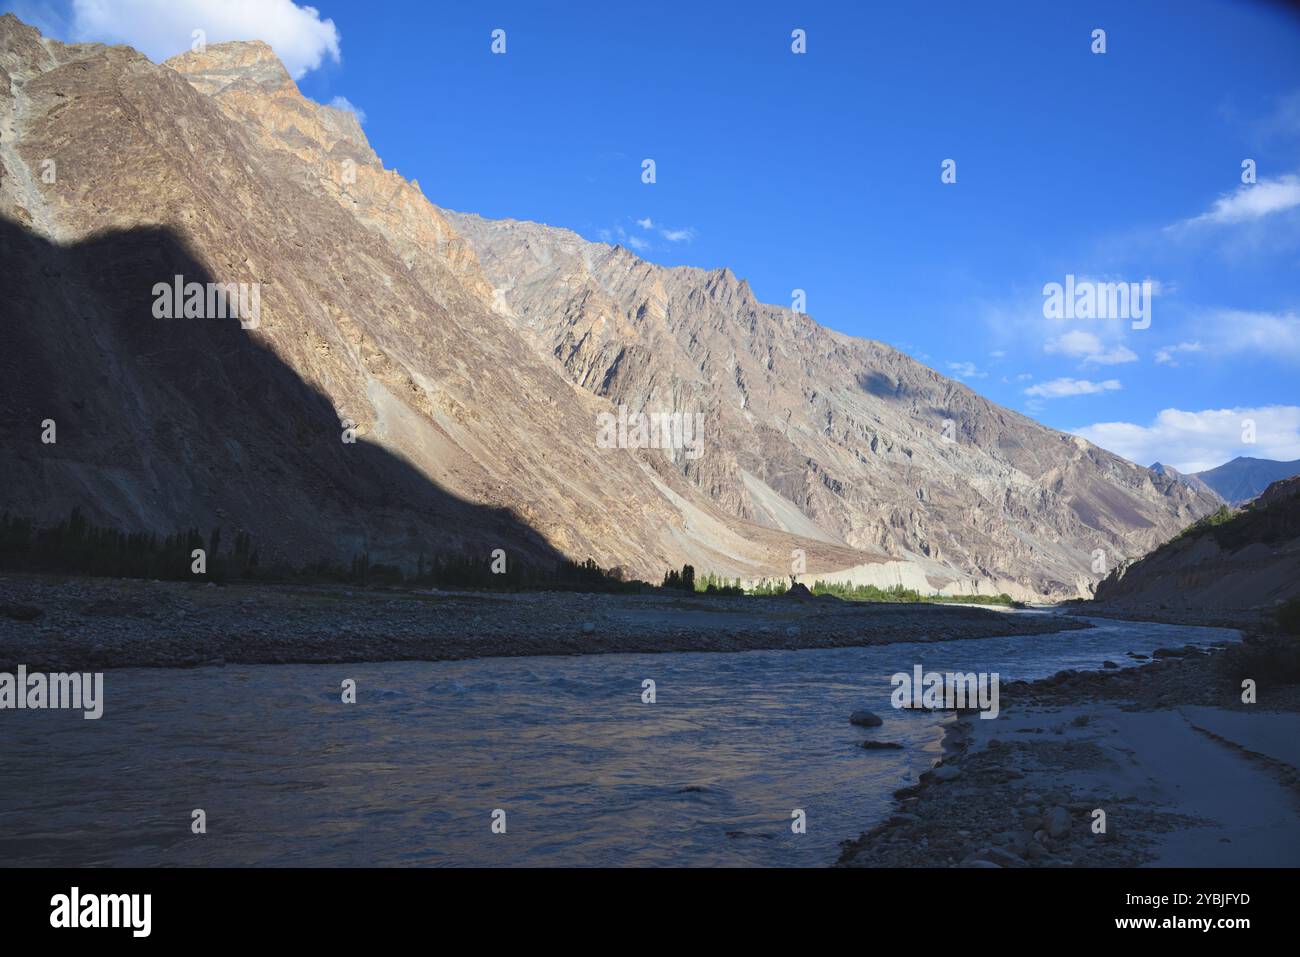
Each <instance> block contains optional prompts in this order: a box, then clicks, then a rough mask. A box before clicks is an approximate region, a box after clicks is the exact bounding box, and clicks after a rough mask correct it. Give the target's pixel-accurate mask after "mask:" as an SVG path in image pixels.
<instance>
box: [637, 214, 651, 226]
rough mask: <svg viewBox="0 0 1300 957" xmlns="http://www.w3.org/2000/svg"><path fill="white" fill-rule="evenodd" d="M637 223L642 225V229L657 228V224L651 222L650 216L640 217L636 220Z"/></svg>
mask: <svg viewBox="0 0 1300 957" xmlns="http://www.w3.org/2000/svg"><path fill="white" fill-rule="evenodd" d="M636 224H637V225H638V226H640V227H641V228H642V229H654V228H655V224H654V223H653V222H651V220H650V217H649V216H647V217H646V218H645V219H638V220H637V221H636Z"/></svg>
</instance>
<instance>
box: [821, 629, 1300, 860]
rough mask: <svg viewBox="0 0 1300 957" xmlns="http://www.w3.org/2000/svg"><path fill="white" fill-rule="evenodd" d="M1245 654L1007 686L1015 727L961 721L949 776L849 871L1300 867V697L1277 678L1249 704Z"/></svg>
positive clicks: (859, 846)
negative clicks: (1244, 694)
mask: <svg viewBox="0 0 1300 957" xmlns="http://www.w3.org/2000/svg"><path fill="white" fill-rule="evenodd" d="M1247 641H1248V645H1250V643H1253V642H1259V641H1262V639H1248V640H1247ZM1268 641H1270V642H1277V641H1285V639H1268ZM1236 654H1237V652H1235V651H1232V650H1229V651H1222V650H1220V651H1217V652H1212V653H1210V654H1205V653H1195V654H1190V655H1186V656H1180V657H1171V658H1162V659H1160V660H1158V661H1155V662H1153V663H1151V664H1149V665H1145V666H1142V667H1139V668H1130V669H1124V670H1120V671H1103V672H1095V673H1074V672H1063V673H1062V674H1059V675H1056V676H1053V677H1052V678H1048V679H1045V680H1043V681H1039V682H1034V683H1032V684H1025V683H1023V682H1017V683H1009V684H1007V685H1004V686H1003V688H1002V714H1001V715H1000V717H999V718H997V719H995V720H983V719H979V718H978V717H975V716H968V717H961V718H958V719H954V721H953V722H952V724H951V725H950V726H949V728H948V731H947V734H946V736H945V740H944V754H945V756H944V758H943V759H942V760H941V762H940V763H939V765H938V766H936V768H935V769H933V770H931V771H929V772H926V773H925V774H923V775H922V776H921V780H920V783H919V784H918V785H916V786H914V787H909V788H904V789H903V790H901V791H898V792H896V794H895V797H896V799H897V801H898V811H897V813H895V814H894V815H893V816H892V817H891V818H890V819H889V820H887V821H885V822H883V823H882V824H881V825H879V826H877V827H876V828H873V829H872V830H871V831H869V832H867V833H865V834H863V835H862V836H861V837H860V838H858V839H857V840H855V841H850V842H846V843H845V845H844V851H843V855H842V857H841V859H840V863H841V864H843V865H847V866H853V867H882V866H886V867H887V866H905V867H906V866H911V867H916V866H921V867H950V866H972V867H995V866H996V867H1032V866H1061V867H1069V866H1076V867H1077V866H1123V867H1131V866H1140V865H1146V866H1187V867H1202V866H1204V867H1218V866H1247V867H1251V866H1258V867H1266V866H1288V867H1295V866H1297V865H1300V773H1298V772H1297V768H1300V685H1295V684H1278V683H1276V682H1272V681H1271V679H1270V675H1269V674H1267V673H1262V674H1260V675H1259V676H1258V679H1257V682H1258V703H1256V704H1244V703H1243V702H1242V701H1241V688H1240V685H1239V684H1238V681H1237V678H1236V677H1234V675H1235V674H1236V672H1235V671H1234V669H1233V668H1231V667H1228V666H1227V659H1228V658H1232V657H1233V656H1234V655H1236ZM1234 660H1239V659H1234ZM1098 811H1101V812H1104V815H1105V818H1104V820H1105V830H1104V831H1101V830H1098V829H1097V828H1096V826H1095V822H1099V821H1101V820H1102V819H1101V817H1100V816H1098V815H1097V812H1098Z"/></svg>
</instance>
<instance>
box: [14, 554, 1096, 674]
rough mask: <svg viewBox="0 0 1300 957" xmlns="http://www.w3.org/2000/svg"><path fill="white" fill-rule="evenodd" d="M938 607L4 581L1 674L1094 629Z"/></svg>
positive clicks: (775, 645)
mask: <svg viewBox="0 0 1300 957" xmlns="http://www.w3.org/2000/svg"><path fill="white" fill-rule="evenodd" d="M1089 627H1091V625H1090V624H1089V623H1088V622H1085V621H1081V620H1077V619H1075V618H1072V617H1068V616H1063V615H1053V614H1041V613H1033V612H1008V611H1003V610H999V611H992V610H988V609H984V608H972V607H967V606H950V605H940V604H868V603H859V602H843V601H839V600H837V599H811V600H796V599H792V598H755V597H729V598H720V597H704V596H698V597H692V596H682V597H675V596H667V595H661V594H653V595H610V594H579V593H568V592H524V593H516V594H506V593H483V592H432V591H424V592H420V591H402V590H382V589H362V588H354V587H347V586H290V585H253V584H243V583H240V584H232V585H220V586H219V585H212V584H197V583H186V582H156V581H155V582H150V581H137V580H127V579H104V578H68V579H59V578H53V577H40V576H3V577H0V670H2V669H12V668H13V667H14V666H15V665H17V664H25V665H27V666H28V667H29V668H32V669H43V670H50V671H56V670H68V669H74V670H87V669H91V668H96V669H100V668H112V667H185V666H193V665H200V664H207V663H218V662H230V663H240V664H278V663H289V662H294V663H329V662H343V661H393V660H408V659H409V660H421V661H441V660H450V659H460V658H479V657H499V656H513V655H571V654H608V653H613V652H668V651H723V652H725V651H753V650H759V649H796V648H834V647H845V646H856V645H876V644H889V643H893V642H900V641H949V640H953V639H962V638H985V637H991V636H995V635H1022V634H1023V635H1029V634H1044V633H1051V632H1057V631H1068V630H1072V629H1080V628H1089Z"/></svg>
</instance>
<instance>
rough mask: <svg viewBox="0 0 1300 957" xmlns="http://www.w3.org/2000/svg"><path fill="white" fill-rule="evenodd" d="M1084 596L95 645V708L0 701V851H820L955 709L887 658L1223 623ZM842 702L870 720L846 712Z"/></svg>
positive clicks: (1143, 636) (1061, 657)
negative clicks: (745, 630)
mask: <svg viewBox="0 0 1300 957" xmlns="http://www.w3.org/2000/svg"><path fill="white" fill-rule="evenodd" d="M1094 621H1095V623H1096V624H1097V626H1098V627H1096V628H1093V629H1089V630H1086V631H1066V632H1059V633H1055V634H1045V635H1039V636H1032V637H1027V638H1026V637H1016V638H985V639H975V640H964V641H951V642H943V643H927V644H919V643H918V644H911V643H903V644H894V645H888V646H880V647H869V648H839V649H817V650H807V651H756V652H744V653H738V654H719V653H700V654H662V655H646V654H637V655H594V656H582V657H538V658H491V659H482V660H470V661H452V662H411V661H401V662H377V663H372V664H346V665H247V666H241V665H230V666H227V667H224V668H217V667H211V668H198V669H188V670H170V669H124V670H117V671H109V672H107V673H106V675H105V679H104V696H105V710H104V716H103V717H102V718H101V719H100V720H98V721H87V720H84V719H83V718H82V717H81V715H80V713H79V712H54V711H6V712H4V713H3V714H0V725H2V727H3V732H4V733H3V735H0V864H5V865H18V864H23V865H120V866H154V865H230V866H242V865H321V866H327V865H328V866H340V865H342V866H347V865H374V866H382V865H420V866H441V865H462V866H463V865H528V866H540V865H579V866H583V865H602V866H622V865H736V866H748V865H763V866H817V865H826V864H830V863H832V862H834V860H835V859H836V857H837V856H838V852H839V849H838V845H839V843H840V842H841V841H843V840H845V839H847V838H852V837H856V836H857V835H858V833H859V832H861V831H863V830H865V829H867V828H868V827H870V826H871V825H872V824H873V823H874V822H876V821H877V820H879V819H880V817H881V816H882V815H884V814H886V813H888V811H889V809H890V807H891V795H892V793H893V791H895V790H896V789H897V788H899V787H902V786H904V785H906V784H909V783H912V782H914V781H915V780H916V778H917V776H918V775H919V774H920V773H922V772H923V771H925V770H926V769H927V768H929V767H930V766H931V765H932V764H933V762H934V760H935V759H936V758H937V757H938V756H939V754H940V741H941V738H942V731H943V724H944V723H945V722H946V721H948V720H951V716H950V715H945V714H929V713H925V712H914V711H896V710H894V709H892V708H891V707H890V704H889V694H890V690H891V687H890V682H889V676H890V675H891V674H893V673H894V672H897V671H909V672H910V671H911V669H912V668H913V666H914V665H917V664H920V665H922V666H923V667H924V668H925V669H926V670H927V671H931V670H933V671H961V672H970V671H975V672H997V673H999V674H1000V676H1001V680H1002V681H1003V682H1006V681H1010V680H1013V679H1017V678H1038V677H1042V676H1045V675H1049V674H1052V673H1054V672H1056V671H1059V670H1061V669H1063V668H1079V669H1093V668H1098V667H1100V666H1101V663H1102V661H1103V660H1104V659H1107V658H1109V659H1112V660H1114V661H1116V662H1118V663H1120V664H1121V665H1124V666H1128V665H1131V664H1133V663H1134V662H1133V661H1132V659H1130V658H1128V657H1126V656H1125V653H1126V652H1128V651H1134V652H1138V653H1144V654H1149V653H1150V652H1151V651H1152V650H1154V649H1155V648H1158V647H1162V646H1179V647H1180V646H1182V645H1185V644H1194V645H1198V646H1204V645H1208V644H1212V643H1215V642H1220V641H1225V640H1226V641H1232V640H1236V639H1237V638H1238V637H1239V636H1238V634H1237V633H1236V632H1234V631H1228V630H1224V629H1213V628H1192V627H1187V626H1180V625H1157V624H1149V623H1140V622H1121V621H1107V620H1102V619H1094ZM344 679H352V680H353V681H355V682H356V689H357V701H356V703H355V704H344V703H342V701H341V691H340V688H341V683H342V682H343V681H344ZM646 679H651V680H653V681H654V682H655V695H656V700H655V702H654V703H652V704H649V703H643V701H642V694H643V682H644V681H645V680H646ZM861 708H866V709H870V710H872V711H875V712H876V713H877V714H879V715H881V717H883V718H884V720H885V724H884V726H883V727H881V728H876V729H871V730H867V729H863V728H858V727H855V726H852V725H850V724H849V723H848V716H849V713H850V712H852V711H854V710H857V709H861ZM868 737H873V738H878V739H880V740H888V741H897V742H899V743H901V744H903V745H904V750H901V751H867V750H864V749H863V748H862V747H861V742H862V741H863V740H864V739H865V738H868ZM195 809H202V810H203V811H204V812H205V815H206V826H207V832H206V833H205V834H194V833H192V832H191V821H192V812H193V811H194V810H195ZM796 809H798V810H801V811H802V812H803V814H804V817H805V819H806V831H805V833H800V834H796V833H794V832H793V831H792V828H791V822H792V820H793V818H792V815H793V813H794V812H795V811H796ZM494 811H502V812H504V824H505V833H495V832H494V830H493V827H492V824H493V820H494V817H493V812H494ZM499 818H500V815H498V819H499Z"/></svg>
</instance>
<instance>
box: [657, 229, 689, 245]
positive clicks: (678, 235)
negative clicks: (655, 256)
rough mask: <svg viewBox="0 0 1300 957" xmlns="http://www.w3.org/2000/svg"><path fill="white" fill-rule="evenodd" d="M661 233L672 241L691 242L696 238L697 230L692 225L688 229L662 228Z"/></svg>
mask: <svg viewBox="0 0 1300 957" xmlns="http://www.w3.org/2000/svg"><path fill="white" fill-rule="evenodd" d="M659 235H660V236H662V237H663V238H664V239H666V240H668V241H669V242H670V243H689V242H692V241H693V240H694V239H695V230H693V229H691V228H690V227H687V228H686V229H661V230H659Z"/></svg>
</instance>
